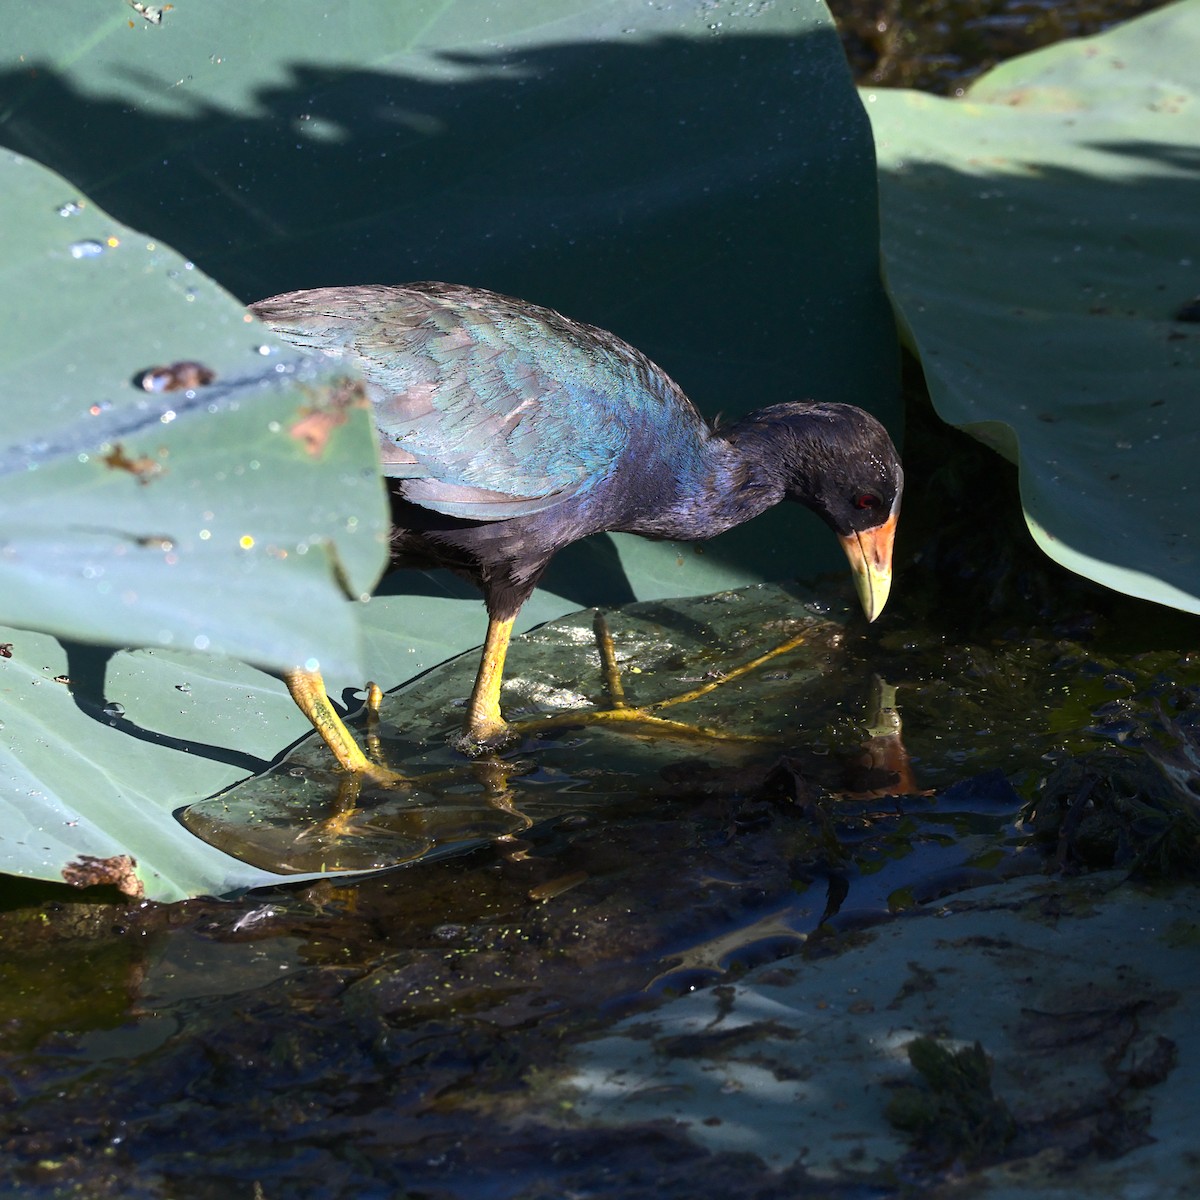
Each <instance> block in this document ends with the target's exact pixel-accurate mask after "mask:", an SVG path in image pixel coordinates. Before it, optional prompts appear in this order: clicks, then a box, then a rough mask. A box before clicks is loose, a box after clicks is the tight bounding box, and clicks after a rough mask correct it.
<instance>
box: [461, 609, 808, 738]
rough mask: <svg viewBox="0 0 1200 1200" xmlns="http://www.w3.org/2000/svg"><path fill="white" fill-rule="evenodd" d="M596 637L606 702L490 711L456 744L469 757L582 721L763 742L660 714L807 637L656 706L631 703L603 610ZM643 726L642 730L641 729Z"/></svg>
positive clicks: (651, 732)
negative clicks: (535, 711)
mask: <svg viewBox="0 0 1200 1200" xmlns="http://www.w3.org/2000/svg"><path fill="white" fill-rule="evenodd" d="M593 629H594V631H595V636H596V647H597V650H598V652H599V655H600V670H601V674H602V675H603V679H604V690H605V692H606V694H607V701H608V703H607V705H606V706H605V707H603V708H595V709H583V710H580V709H571V710H569V711H566V712H560V713H553V714H547V715H545V716H540V717H528V718H523V719H521V720H515V721H511V722H505V721H504V720H503V719H502V718H501V717H500V716H499V713H498V712H496V713H489V714H488V715H487V716H488V719H487V720H486V721H480V722H478V723H475V724H473V723H472V721H471V720H470V718H468V722H467V728H466V731H465V732H464V733H463V735H462V736H461V737H460V738H459V739H458V742H457V743H456V748H457V749H458V750H460V751H461V752H462V753H465V754H468V755H478V754H482V753H485V752H489V751H494V750H497V749H499V748H502V747H503V746H505V745H507V744H510V743H512V742H513V741H515V740H517V739H518V738H520V737H523V736H526V735H529V734H533V735H536V734H539V733H543V732H545V731H547V730H550V729H562V728H568V727H574V726H580V725H599V724H619V725H624V726H626V727H628V728H629V731H630V732H631V733H635V734H636V733H638V732H644V733H645V735H646V736H650V737H654V736H661V737H680V738H699V739H704V740H707V741H714V740H715V741H728V742H762V741H766V740H769V739H767V738H763V737H758V736H755V735H754V734H746V733H733V732H730V731H729V730H727V729H718V728H716V727H715V726H712V725H701V724H697V723H694V722H688V721H676V720H673V719H671V718H670V717H665V716H661V715H659V714H660V712H661V710H662V709H666V708H671V707H673V706H674V705H677V704H686V703H688V702H689V701H692V700H698V699H699V698H700V697H701V696H706V695H708V693H709V692H713V691H716V689H717V688H720V687H724V686H725V685H726V684H729V683H733V682H734V681H735V680H737V679H740V678H742V677H743V676H745V675H748V674H750V672H752V671H756V670H758V668H759V667H761V666H763V665H764V664H765V663H768V662H770V661H771V659H773V658H777V657H778V656H779V655H781V654H786V653H787V652H788V651H790V650H794V649H795V648H796V647H797V646H799V645H801V644H802V643H803V642H804V641H805V636H804V635H798V636H796V637H793V638H789V639H788V640H787V641H785V642H782V643H780V644H779V645H778V646H774V647H772V648H771V649H770V650H768V651H766V652H765V653H764V654H760V655H758V657H756V658H754V659H751V660H750V661H749V662H746V663H742V664H741V666H738V667H735V668H733V669H732V670H730V671H726V672H725V673H724V674H722V675H719V676H717V677H716V678H714V679H710V680H707V681H706V682H704V683H701V684H699V685H697V686H696V687H694V688H690V689H689V690H687V691H686V692H681V693H679V694H678V695H675V696H668V697H667V698H666V699H665V700H656V701H654V702H653V703H652V704H644V705H633V704H630V703H629V702H628V701H627V700H626V698H625V687H624V684H623V682H622V679H621V668H620V666H619V665H618V664H617V655H616V649H615V647H614V645H613V639H612V633H611V632H610V630H609V628H608V622H607V621H606V620H605V618H604V614H603V613H599V612H598V613H597V614H596V617H595V621H594V623H593ZM638 726H641V727H642V729H641V730H640V731H639V729H638V728H637V727H638Z"/></svg>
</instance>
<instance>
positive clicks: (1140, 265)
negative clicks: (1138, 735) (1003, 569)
mask: <svg viewBox="0 0 1200 1200" xmlns="http://www.w3.org/2000/svg"><path fill="white" fill-rule="evenodd" d="M1198 59H1200V2H1198V0H1186V2H1185V3H1181V4H1176V5H1174V6H1172V7H1170V8H1166V9H1163V10H1161V11H1160V12H1157V13H1154V14H1152V15H1149V16H1146V17H1143V18H1141V19H1139V20H1137V21H1134V22H1131V23H1130V24H1128V25H1126V26H1123V27H1121V28H1118V29H1116V30H1114V31H1112V32H1110V33H1107V34H1105V35H1103V36H1102V37H1098V38H1091V39H1087V40H1080V41H1070V42H1065V43H1062V44H1061V45H1058V46H1054V47H1052V48H1050V49H1048V50H1043V51H1039V52H1037V53H1035V54H1030V55H1028V56H1026V57H1024V58H1020V59H1017V60H1015V61H1013V62H1010V63H1008V64H1006V65H1004V66H1002V67H999V68H997V69H996V70H994V71H992V72H991V73H990V74H989V75H987V76H985V77H984V78H983V79H981V80H980V81H979V82H978V83H977V84H976V85H975V86H974V87H973V88H971V89H970V91H969V92H968V94H967V95H966V96H965V97H964V98H963V99H961V100H941V99H936V98H934V97H930V96H924V95H919V94H916V93H911V92H894V93H887V92H882V91H878V92H873V93H869V94H868V95H867V97H866V98H867V101H868V103H867V110H868V112H869V113H870V115H871V119H872V122H873V124H874V128H875V134H876V139H877V143H878V149H879V158H880V167H881V176H880V183H881V194H882V207H883V214H884V252H885V261H886V265H887V275H888V281H889V285H890V288H891V291H892V295H893V298H894V300H895V303H896V305H897V308H898V309H899V312H900V314H901V317H902V320H903V323H904V324H905V326H906V327H907V331H908V335H909V337H910V339H911V341H912V344H913V346H914V348H915V349H916V351H917V352H918V353H919V355H920V357H921V362H922V365H923V367H924V369H925V374H926V377H927V379H928V381H929V388H930V393H931V395H932V397H933V401H934V404H935V405H936V407H937V409H938V411H939V413H941V415H942V416H943V417H945V418H946V420H948V421H951V422H953V423H954V424H956V425H960V426H962V427H963V428H964V429H966V430H967V431H968V432H970V433H973V434H975V435H976V436H977V437H979V438H981V439H983V440H984V441H987V442H990V443H991V444H993V445H995V446H996V447H997V448H998V449H1000V450H1001V451H1002V452H1003V453H1005V454H1006V455H1008V456H1009V457H1010V458H1012V459H1014V460H1015V461H1018V462H1019V463H1020V473H1021V495H1022V500H1023V503H1024V506H1025V512H1026V516H1027V519H1028V522H1029V526H1030V528H1031V529H1032V531H1033V533H1034V536H1035V537H1036V538H1037V540H1038V542H1039V543H1040V544H1041V545H1042V547H1043V548H1044V549H1045V550H1046V552H1047V553H1048V554H1050V555H1051V557H1053V558H1055V559H1057V560H1058V561H1059V562H1061V563H1063V564H1065V565H1066V566H1068V567H1070V568H1071V569H1072V570H1074V571H1077V572H1079V573H1080V574H1082V575H1086V576H1088V577H1090V578H1092V579H1095V580H1098V581H1099V582H1101V583H1104V584H1106V585H1108V586H1109V587H1113V588H1116V589H1117V590H1119V591H1123V592H1127V593H1129V594H1131V595H1134V596H1141V597H1145V598H1148V599H1151V600H1156V601H1160V602H1162V603H1164V604H1170V605H1173V606H1175V607H1177V608H1181V609H1185V610H1187V611H1191V612H1200V522H1198V521H1197V516H1196V514H1197V499H1196V486H1197V485H1196V447H1197V445H1200V406H1198V405H1197V403H1196V398H1197V395H1200V330H1198V328H1197V326H1196V325H1195V324H1189V323H1184V322H1181V321H1178V320H1176V319H1174V318H1175V316H1176V314H1177V313H1178V312H1179V311H1180V309H1181V307H1182V306H1183V305H1184V304H1185V303H1186V302H1188V301H1189V300H1191V298H1192V297H1194V296H1195V295H1196V293H1197V292H1198V291H1200V255H1198V252H1200V234H1198V230H1197V216H1196V214H1197V198H1198V196H1200V86H1198V81H1200V76H1198V75H1197V71H1196V63H1197V61H1198ZM987 504H988V499H987V497H986V496H980V497H979V511H980V516H981V518H982V517H983V516H985V514H986V511H987Z"/></svg>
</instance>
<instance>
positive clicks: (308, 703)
mask: <svg viewBox="0 0 1200 1200" xmlns="http://www.w3.org/2000/svg"><path fill="white" fill-rule="evenodd" d="M283 679H284V682H285V683H286V684H287V688H288V691H289V692H291V694H292V699H293V700H295V702H296V704H297V706H298V707H299V709H300V711H301V712H302V713H303V714H304V715H305V716H306V717H307V718H308V719H309V721H311V722H312V726H313V728H314V729H315V730H316V731H317V732H318V733H319V734H320V735H321V739H322V740H323V741H324V743H325V745H327V746H328V747H329V749H330V750H331V751H332V753H333V756H334V758H336V759H337V761H338V763H339V764H340V765H341V767H342V768H343V769H344V770H346V771H349V772H350V773H351V774H352V775H354V776H357V777H359V778H369V779H372V780H374V781H376V782H379V783H399V782H402V781H403V779H404V776H402V775H401V774H399V772H397V771H393V770H392V769H391V768H390V767H386V766H384V765H383V764H382V763H378V762H372V761H371V760H370V759H369V758H368V757H367V756H366V755H365V754H364V753H363V752H362V750H361V748H360V747H359V745H358V743H357V742H356V741H355V740H354V735H353V734H351V732H350V730H349V729H347V728H346V723H345V722H344V721H343V720H342V718H341V717H339V716H338V714H337V710H336V709H335V708H334V707H333V705H332V704H331V703H330V701H329V697H328V696H327V695H326V694H325V681H324V680H323V679H322V678H321V672H320V671H306V670H303V669H301V668H299V667H297V668H296V670H294V671H288V672H287V674H285V675H284V677H283ZM376 691H378V689H376ZM368 704H369V701H368ZM377 744H378V741H377V740H376V745H377Z"/></svg>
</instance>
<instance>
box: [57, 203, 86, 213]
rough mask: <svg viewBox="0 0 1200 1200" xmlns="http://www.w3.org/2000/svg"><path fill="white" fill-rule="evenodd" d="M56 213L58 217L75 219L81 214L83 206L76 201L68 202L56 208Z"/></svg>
mask: <svg viewBox="0 0 1200 1200" xmlns="http://www.w3.org/2000/svg"><path fill="white" fill-rule="evenodd" d="M57 212H58V215H59V216H60V217H77V216H79V214H80V213H81V212H83V205H82V204H80V203H79V201H78V200H68V201H67V202H66V204H60V205H59V206H58V209H57Z"/></svg>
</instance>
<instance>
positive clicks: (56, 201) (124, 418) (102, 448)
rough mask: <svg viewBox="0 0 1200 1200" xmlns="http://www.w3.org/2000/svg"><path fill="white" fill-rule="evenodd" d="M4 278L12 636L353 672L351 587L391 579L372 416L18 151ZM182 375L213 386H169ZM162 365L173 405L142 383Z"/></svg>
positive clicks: (1, 327)
mask: <svg viewBox="0 0 1200 1200" xmlns="http://www.w3.org/2000/svg"><path fill="white" fill-rule="evenodd" d="M64 213H65V214H66V215H62V214H64ZM0 265H2V269H3V275H4V282H5V289H6V294H7V295H8V296H9V297H10V303H11V311H10V312H9V313H7V314H6V317H5V320H4V321H3V322H2V323H0V373H2V376H3V380H4V392H3V398H2V402H3V406H4V435H3V439H2V441H0V620H3V621H4V622H5V623H6V624H10V625H17V626H23V627H26V628H30V629H41V630H45V631H47V632H50V633H55V634H59V635H61V636H63V637H67V638H72V639H75V640H79V641H93V642H101V643H105V644H108V645H117V646H119V645H135V646H153V645H157V646H179V647H186V648H195V649H200V650H210V651H213V652H216V653H220V654H227V655H232V656H236V657H238V658H244V659H248V660H250V661H253V662H256V663H260V664H263V665H269V666H275V667H280V668H287V667H289V666H296V665H297V664H298V663H302V662H304V661H305V660H306V659H307V658H310V657H313V658H320V659H323V660H324V661H325V662H327V663H328V664H329V665H330V666H331V667H337V668H340V669H347V668H349V669H354V667H355V665H356V664H357V661H358V654H357V631H356V629H355V626H354V623H353V620H352V618H351V615H350V612H351V610H350V609H349V608H348V606H347V605H346V603H345V595H346V589H347V588H349V589H350V590H351V593H352V594H359V593H362V592H367V591H369V590H370V588H371V587H372V586H373V584H374V582H375V580H376V579H377V578H378V576H379V573H380V571H381V570H382V568H383V566H384V564H385V561H386V550H385V544H384V536H385V532H386V528H387V517H386V511H385V509H384V505H383V497H382V489H381V487H380V485H379V481H378V478H377V469H376V460H377V454H376V451H375V449H374V445H373V425H372V422H371V420H370V411H369V407H368V406H367V402H366V400H365V397H363V396H362V395H361V393H359V392H357V391H356V390H354V388H353V386H351V385H344V384H343V382H341V381H339V380H337V379H335V378H334V377H333V376H332V373H331V372H330V370H329V369H328V368H325V369H324V370H321V369H319V368H318V367H317V366H316V365H314V364H312V363H311V362H302V361H300V360H298V359H297V358H296V356H295V354H294V352H291V351H286V350H285V349H284V348H283V347H282V345H281V343H279V342H278V341H277V340H276V339H274V338H272V337H270V336H269V335H268V334H267V331H266V330H265V329H264V328H263V327H262V326H261V325H259V324H258V323H257V322H252V321H248V320H247V315H246V313H245V311H244V310H243V308H242V307H241V305H239V304H238V303H237V302H236V301H234V300H233V299H232V298H231V297H229V296H228V295H226V294H225V293H224V292H223V291H222V290H221V289H220V288H219V287H217V286H216V285H215V284H213V283H212V281H211V280H208V279H205V278H204V277H203V276H202V275H201V273H200V272H199V271H197V270H195V269H194V268H193V267H192V264H190V263H185V262H184V261H183V260H182V259H181V258H180V257H179V255H178V254H176V253H175V252H174V251H172V250H170V249H168V248H166V247H163V246H160V245H158V244H156V243H155V242H153V241H152V240H150V239H148V238H146V237H145V236H143V235H140V234H138V233H136V232H134V231H133V230H131V229H128V228H127V227H125V226H123V225H121V224H119V223H118V222H116V221H114V220H113V219H112V218H111V217H109V216H108V214H107V213H105V212H103V211H102V210H100V209H98V208H97V207H96V206H95V205H94V204H92V203H90V202H88V201H86V200H82V199H79V198H78V197H77V196H76V193H75V192H74V191H73V189H72V188H71V187H70V185H69V184H67V183H65V182H64V181H63V180H62V179H60V178H58V177H57V176H56V175H54V174H53V173H51V172H49V171H47V170H46V169H44V168H43V167H40V166H38V165H37V164H35V163H31V162H29V161H28V160H26V159H23V158H20V157H19V156H17V155H15V154H3V155H0ZM263 351H266V352H267V353H266V354H264V353H263ZM181 360H187V361H190V362H193V363H196V364H198V366H202V367H203V369H204V371H206V372H208V373H211V374H212V375H213V376H214V378H213V380H212V381H211V382H209V383H206V384H201V383H200V382H199V380H198V379H196V380H188V379H182V378H181V379H180V380H179V381H178V382H179V383H180V384H181V385H182V384H188V385H189V386H186V387H184V386H178V387H176V386H174V384H175V380H174V379H173V378H172V376H171V374H170V372H169V371H167V370H166V369H165V368H166V367H169V366H170V364H174V363H178V362H180V361H181ZM155 367H159V368H163V370H162V371H161V372H160V378H161V379H164V380H171V386H170V388H169V389H168V390H165V391H160V392H148V391H146V390H143V388H142V387H141V386H139V384H138V379H139V377H140V376H142V375H143V373H144V372H146V371H147V370H148V369H153V368H155ZM193 373H194V374H195V372H193ZM193 385H194V386H193ZM280 596H287V597H288V598H289V600H290V601H292V602H293V603H294V604H295V607H294V608H293V607H292V606H291V604H289V605H281V604H280V600H279V598H280Z"/></svg>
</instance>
